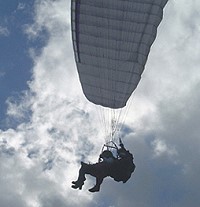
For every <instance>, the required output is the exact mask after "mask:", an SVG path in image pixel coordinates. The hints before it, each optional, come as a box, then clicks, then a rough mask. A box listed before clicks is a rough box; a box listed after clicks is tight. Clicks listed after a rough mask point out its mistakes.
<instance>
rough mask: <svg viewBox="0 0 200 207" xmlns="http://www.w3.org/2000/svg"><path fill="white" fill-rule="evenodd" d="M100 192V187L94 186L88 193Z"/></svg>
mask: <svg viewBox="0 0 200 207" xmlns="http://www.w3.org/2000/svg"><path fill="white" fill-rule="evenodd" d="M99 190H100V185H95V186H94V187H93V188H91V189H89V191H90V192H92V193H94V192H98V191H99Z"/></svg>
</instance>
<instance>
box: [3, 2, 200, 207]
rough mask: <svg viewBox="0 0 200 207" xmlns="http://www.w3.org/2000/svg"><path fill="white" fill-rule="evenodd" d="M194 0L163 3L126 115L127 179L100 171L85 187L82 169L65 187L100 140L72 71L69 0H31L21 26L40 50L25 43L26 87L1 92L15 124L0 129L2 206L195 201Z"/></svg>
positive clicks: (111, 206)
mask: <svg viewBox="0 0 200 207" xmlns="http://www.w3.org/2000/svg"><path fill="white" fill-rule="evenodd" d="M199 6H200V3H199V2H197V1H191V3H188V1H186V0H180V1H176V2H175V1H169V3H168V5H167V6H166V9H165V15H164V19H163V22H162V24H161V25H160V27H159V29H158V37H157V39H156V41H155V44H154V45H153V47H152V50H151V53H150V55H149V60H148V63H147V65H146V70H145V72H144V75H143V77H142V80H141V83H140V84H139V86H138V88H137V89H136V92H135V93H134V97H133V104H132V108H131V109H130V111H129V115H128V117H127V120H126V121H127V122H126V124H127V128H126V130H125V132H126V135H125V137H124V143H125V145H126V146H128V148H129V150H130V151H133V152H134V155H135V163H136V171H135V173H134V176H133V177H132V179H131V180H130V181H129V182H128V183H127V184H120V183H116V182H114V181H113V180H111V179H105V182H104V183H103V184H102V190H101V192H100V193H98V194H91V193H89V192H87V189H88V188H89V187H90V186H92V185H93V182H94V180H93V179H92V178H89V177H88V181H87V182H86V184H85V186H84V189H83V190H82V191H75V190H73V189H71V188H70V186H71V181H72V180H74V179H76V176H77V173H78V168H79V163H80V161H81V160H83V161H91V162H95V161H96V160H97V158H98V153H99V151H100V148H101V144H103V141H104V140H103V137H102V132H101V130H100V125H99V124H98V121H97V114H96V109H95V107H93V105H92V104H90V103H88V101H87V100H86V98H85V97H84V96H83V93H82V90H81V87H80V83H79V80H78V76H77V72H76V67H75V63H74V57H73V50H72V43H71V31H70V1H69V0H68V1H66V0H58V1H53V0H43V1H39V0H37V1H35V5H34V8H35V12H34V13H35V16H34V23H33V24H32V25H29V26H27V27H26V28H25V33H26V34H27V38H29V39H32V40H33V39H35V41H37V39H38V38H40V37H41V36H42V38H44V37H45V42H46V44H45V46H44V47H43V48H42V50H41V52H40V53H37V48H36V49H35V48H30V55H31V57H32V59H33V62H34V67H33V69H32V79H31V80H30V81H29V83H28V84H29V90H28V91H25V92H23V94H22V96H21V97H20V98H19V100H16V99H13V98H9V99H8V101H7V103H8V110H7V116H8V117H7V118H8V121H10V123H13V122H16V120H17V126H16V127H13V128H9V129H7V130H4V131H3V130H1V131H0V161H1V162H0V173H1V178H2V179H0V183H1V185H0V186H1V187H0V192H1V193H0V200H1V203H2V205H3V206H4V207H12V206H15V207H18V206H19V207H23V206H26V207H38V206H42V207H51V206H52V207H53V206H60V207H72V206H73V207H76V206H80V203H81V206H83V207H84V206H87V207H90V206H91V207H92V206H101V207H119V206H124V207H129V206H133V205H134V206H141V207H147V206H148V207H151V206H152V207H154V206H162V207H168V206H171V207H180V206H181V207H188V206H192V207H198V206H199V203H200V199H199V196H198V188H199V184H200V183H199V179H198V176H199V173H200V166H199V165H198V158H199V157H200V151H199V148H200V141H199V134H200V130H199V127H198V125H199V122H200V120H199V119H200V118H199V117H200V116H199V113H200V111H199V107H198V106H199V101H200V94H199V81H200V73H199V72H198V68H199V64H200V61H199V42H200V41H198V40H199V35H198V34H199V25H198V22H199V21H200V16H199V14H198V11H197V8H199ZM23 8H25V5H23ZM43 35H44V36H43ZM128 129H131V130H128ZM127 132H128V133H127ZM77 195H78V196H77Z"/></svg>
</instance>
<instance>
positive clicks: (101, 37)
mask: <svg viewBox="0 0 200 207" xmlns="http://www.w3.org/2000/svg"><path fill="white" fill-rule="evenodd" d="M166 3H167V0H140V1H138V0H126V1H122V0H72V7H71V9H72V39H73V47H74V54H75V59H76V64H77V69H78V73H79V78H80V82H81V85H82V88H83V92H84V94H85V96H86V97H87V99H88V100H89V101H91V102H92V103H94V104H97V105H101V106H104V107H109V108H114V109H116V108H122V107H124V106H125V105H126V102H127V100H128V99H129V97H130V96H131V94H132V92H133V91H134V90H135V88H136V87H137V85H138V83H139V81H140V78H141V74H142V72H143V70H144V67H145V63H146V61H147V57H148V54H149V51H150V47H151V45H152V43H153V42H154V40H155V37H156V33H157V27H158V25H159V23H160V22H161V20H162V16H163V8H164V6H165V4H166Z"/></svg>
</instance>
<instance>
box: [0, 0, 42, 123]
mask: <svg viewBox="0 0 200 207" xmlns="http://www.w3.org/2000/svg"><path fill="white" fill-rule="evenodd" d="M33 5H34V1H32V0H30V1H29V2H28V3H27V1H17V0H13V1H1V3H0V19H1V23H0V31H1V32H0V42H1V51H0V62H1V68H0V80H1V81H0V84H1V85H0V87H1V90H0V95H1V100H0V105H1V108H0V117H1V127H6V123H5V121H4V119H5V118H6V108H7V105H6V100H7V98H8V97H15V99H17V98H19V96H20V95H21V93H22V91H24V90H26V89H28V85H27V81H28V80H31V75H32V74H31V73H32V72H31V71H32V67H33V61H32V59H31V57H30V54H29V50H30V48H31V47H35V48H37V49H38V50H39V49H40V48H41V46H42V42H43V40H42V39H43V38H39V39H37V40H34V41H33V40H30V39H28V38H27V35H26V34H25V28H26V26H27V25H28V24H31V23H32V22H33V17H34V7H33Z"/></svg>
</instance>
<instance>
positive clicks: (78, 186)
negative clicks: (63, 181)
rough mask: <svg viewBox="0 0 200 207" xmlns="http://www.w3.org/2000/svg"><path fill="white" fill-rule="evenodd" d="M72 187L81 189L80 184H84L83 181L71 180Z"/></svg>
mask: <svg viewBox="0 0 200 207" xmlns="http://www.w3.org/2000/svg"><path fill="white" fill-rule="evenodd" d="M72 184H74V185H72V188H74V189H77V188H79V190H81V189H82V186H83V185H84V182H80V181H72Z"/></svg>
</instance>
